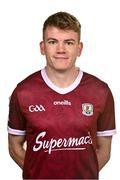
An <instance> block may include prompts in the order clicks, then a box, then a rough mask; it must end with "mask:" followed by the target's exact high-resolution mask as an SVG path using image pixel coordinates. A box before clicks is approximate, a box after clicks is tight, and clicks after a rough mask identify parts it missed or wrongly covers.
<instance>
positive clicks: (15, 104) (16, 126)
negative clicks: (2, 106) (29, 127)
mask: <svg viewBox="0 0 120 180" xmlns="http://www.w3.org/2000/svg"><path fill="white" fill-rule="evenodd" d="M18 97H19V93H18V92H17V88H16V89H15V90H14V92H13V93H12V95H11V97H10V102H9V116H8V133H10V134H13V135H25V133H26V121H25V118H24V116H23V114H22V111H21V109H20V103H19V98H18Z"/></svg>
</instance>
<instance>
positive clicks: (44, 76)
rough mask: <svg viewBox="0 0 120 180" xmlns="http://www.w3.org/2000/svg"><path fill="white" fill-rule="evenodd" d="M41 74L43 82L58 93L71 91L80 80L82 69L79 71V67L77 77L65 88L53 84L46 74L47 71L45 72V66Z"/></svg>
mask: <svg viewBox="0 0 120 180" xmlns="http://www.w3.org/2000/svg"><path fill="white" fill-rule="evenodd" d="M41 75H42V78H43V80H44V81H45V83H46V84H47V85H48V86H49V87H50V88H51V89H53V90H54V91H56V92H57V93H59V94H67V93H69V92H71V91H72V90H74V89H75V88H76V87H77V86H78V85H79V84H80V82H81V79H82V77H83V71H81V70H80V69H79V74H78V76H77V78H76V79H75V81H74V82H73V83H72V84H71V85H70V86H68V87H66V88H59V87H57V86H55V85H54V84H53V83H52V82H51V80H50V79H49V77H48V76H47V73H46V70H45V68H44V69H42V70H41Z"/></svg>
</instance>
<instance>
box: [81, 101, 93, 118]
mask: <svg viewBox="0 0 120 180" xmlns="http://www.w3.org/2000/svg"><path fill="white" fill-rule="evenodd" d="M82 113H83V114H84V115H86V116H92V115H93V105H92V104H90V103H84V104H82Z"/></svg>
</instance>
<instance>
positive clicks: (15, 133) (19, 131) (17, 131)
mask: <svg viewBox="0 0 120 180" xmlns="http://www.w3.org/2000/svg"><path fill="white" fill-rule="evenodd" d="M7 129H8V133H9V134H13V135H22V136H24V135H25V134H26V131H22V130H17V129H12V128H10V127H8V128H7Z"/></svg>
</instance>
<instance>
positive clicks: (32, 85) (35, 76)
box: [13, 71, 42, 95]
mask: <svg viewBox="0 0 120 180" xmlns="http://www.w3.org/2000/svg"><path fill="white" fill-rule="evenodd" d="M40 72H41V71H37V72H34V73H32V74H30V75H29V76H27V77H26V78H25V79H23V80H22V81H21V82H19V83H18V84H17V85H16V87H15V89H14V91H13V92H14V93H15V94H16V93H17V94H18V93H19V95H20V93H23V92H24V93H25V92H26V93H29V92H31V91H34V89H36V88H37V87H38V85H39V84H40V82H41V80H42V78H41V73H40Z"/></svg>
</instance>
